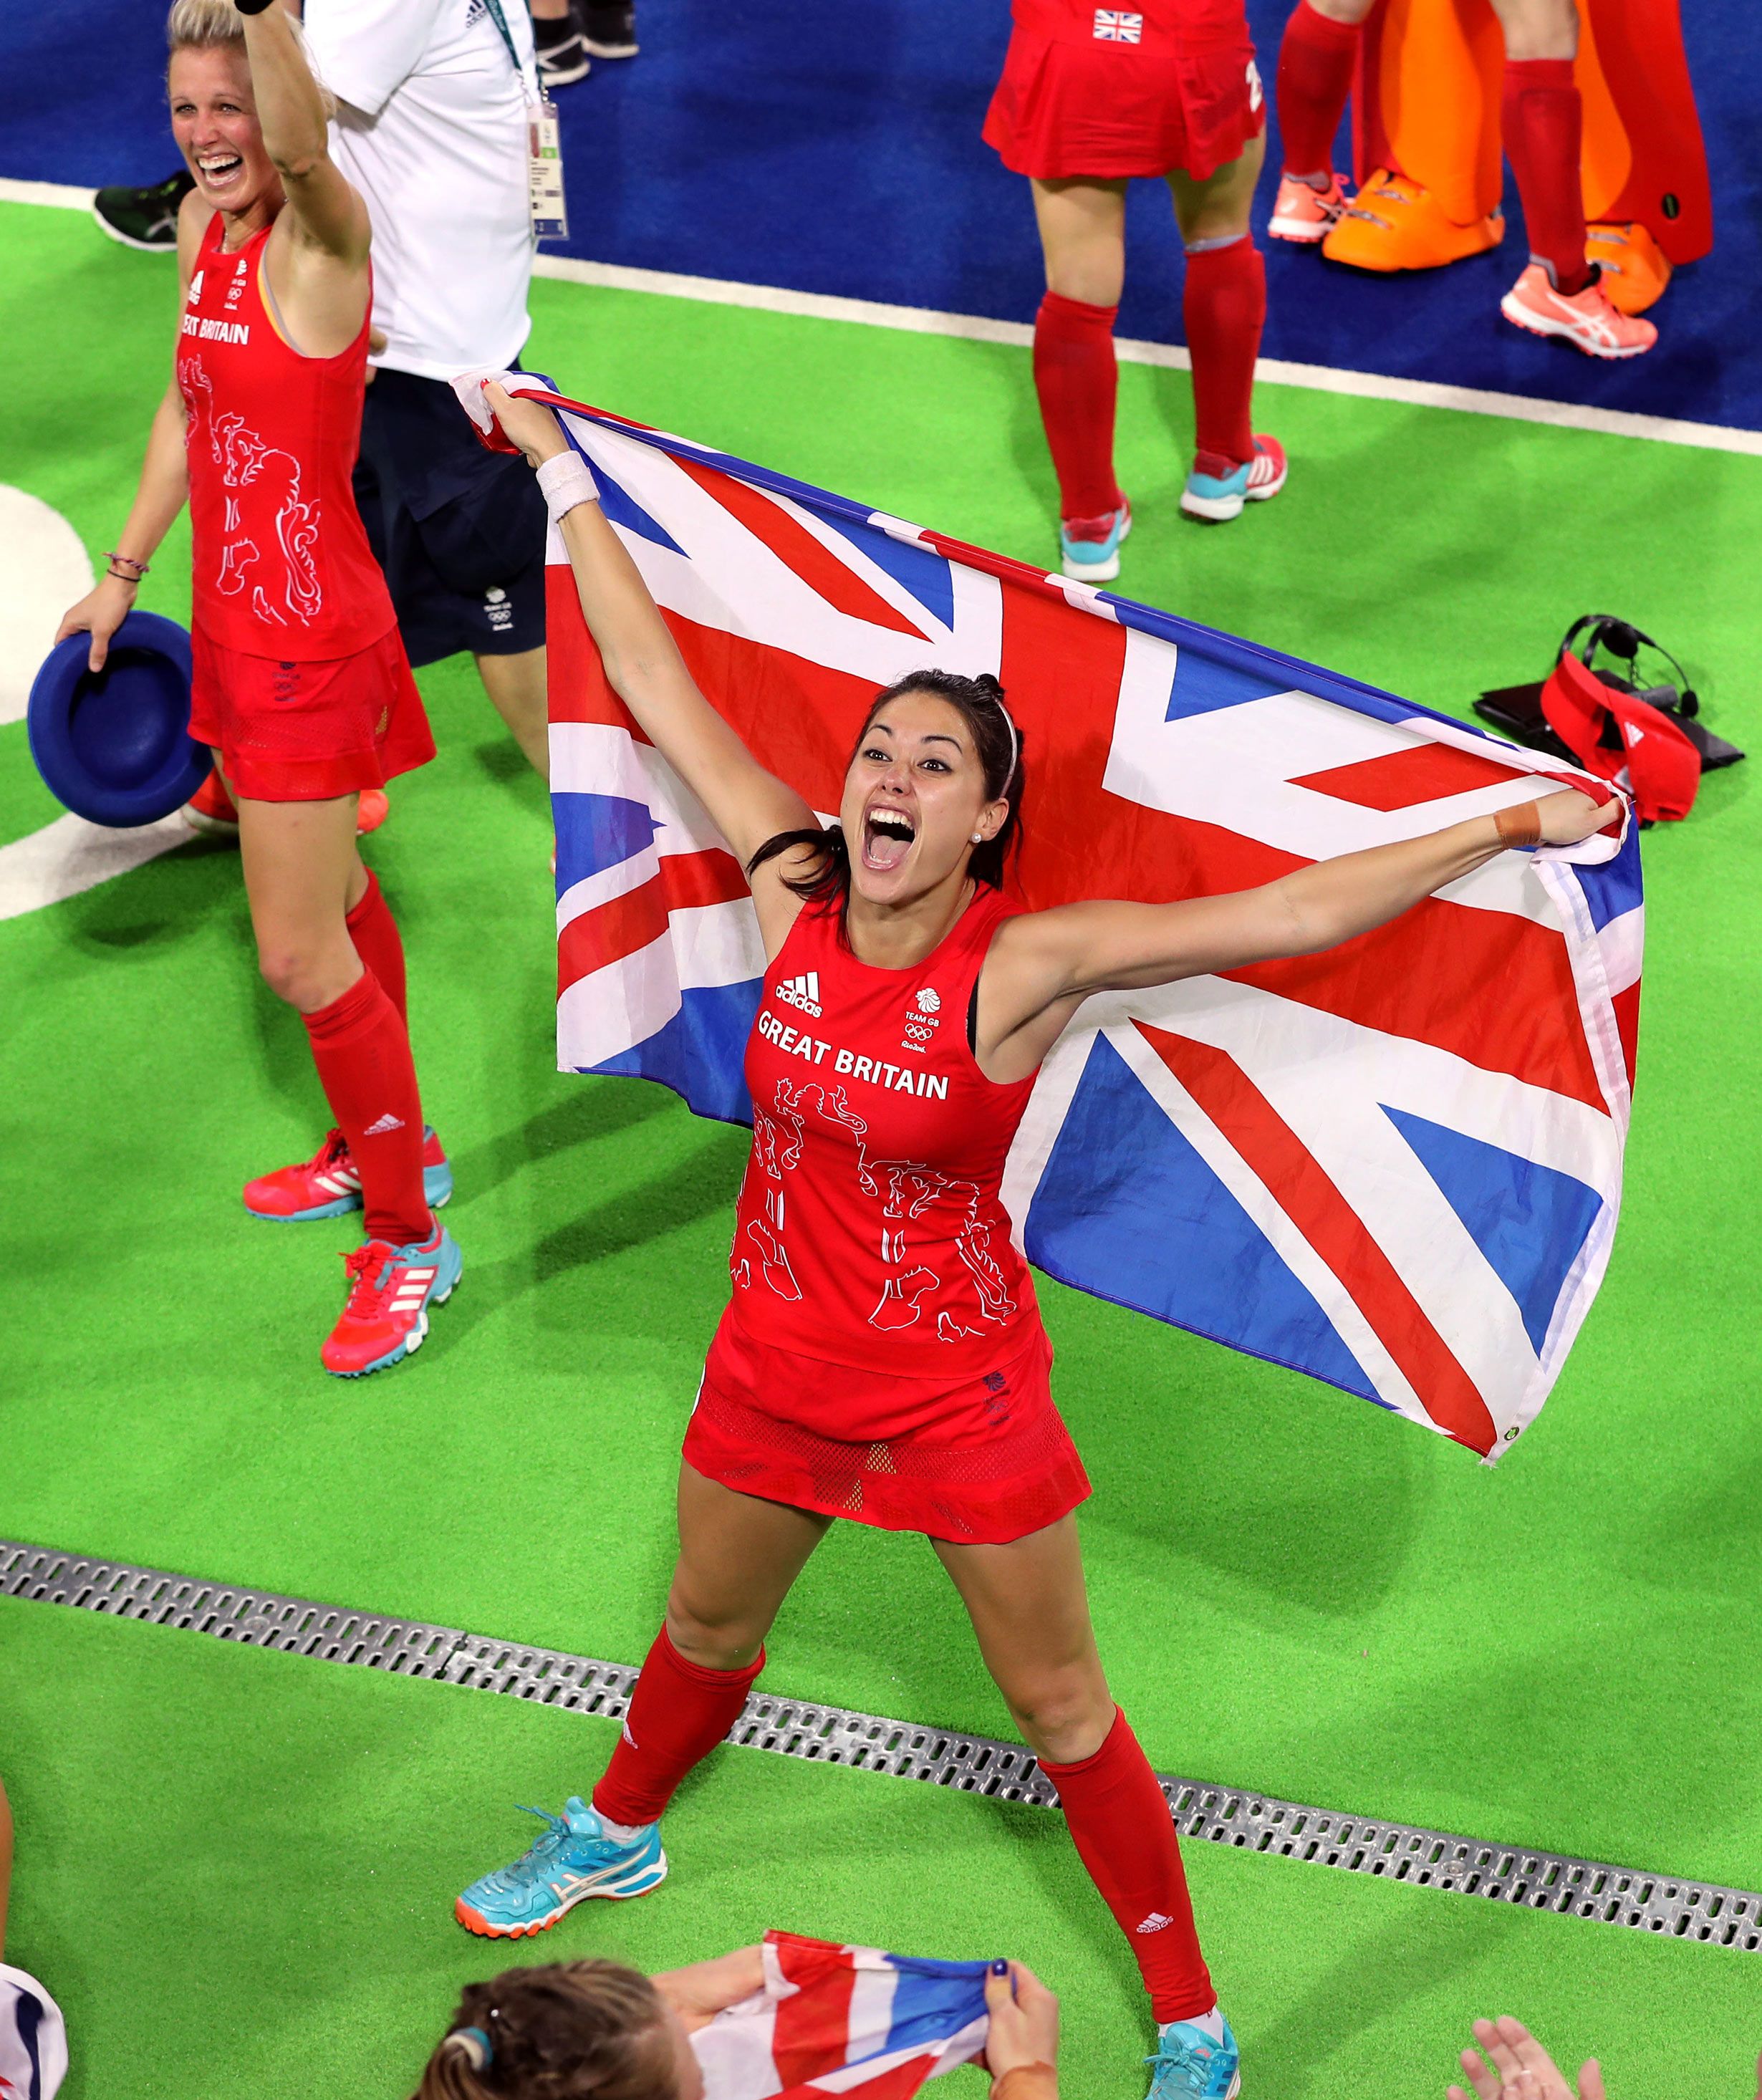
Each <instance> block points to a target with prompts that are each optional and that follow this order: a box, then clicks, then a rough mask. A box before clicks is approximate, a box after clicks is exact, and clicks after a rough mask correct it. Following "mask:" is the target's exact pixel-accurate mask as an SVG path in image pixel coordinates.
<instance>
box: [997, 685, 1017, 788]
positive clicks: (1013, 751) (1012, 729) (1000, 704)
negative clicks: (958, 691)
mask: <svg viewBox="0 0 1762 2100" xmlns="http://www.w3.org/2000/svg"><path fill="white" fill-rule="evenodd" d="M991 698H992V699H993V700H995V701H996V704H997V712H998V713H999V714H1000V715H1001V716H1002V717H1003V718H1004V727H1005V729H1006V730H1009V765H1007V766H1006V767H1005V769H1004V788H1005V792H1007V791H1008V789H1009V783H1010V782H1011V781H1012V780H1013V779H1015V777H1016V760H1017V759H1018V757H1019V756H1020V755H1021V751H1022V739H1021V738H1020V737H1018V735H1016V726H1015V724H1014V723H1013V721H1011V720H1010V719H1009V708H1006V707H1005V705H1004V696H1003V695H1002V694H1001V693H993V694H992V695H991Z"/></svg>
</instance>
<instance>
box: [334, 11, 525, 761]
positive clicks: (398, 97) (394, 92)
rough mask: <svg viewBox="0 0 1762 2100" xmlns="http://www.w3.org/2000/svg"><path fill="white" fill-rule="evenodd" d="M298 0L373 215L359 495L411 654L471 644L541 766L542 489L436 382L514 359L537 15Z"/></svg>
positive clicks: (434, 654) (416, 659)
mask: <svg viewBox="0 0 1762 2100" xmlns="http://www.w3.org/2000/svg"><path fill="white" fill-rule="evenodd" d="M304 20H305V24H306V34H307V41H308V43H309V44H310V46H311V52H312V57H313V62H314V65H315V67H316V71H317V73H318V74H319V77H320V78H321V79H322V80H323V81H324V82H325V86H327V87H328V88H329V90H330V91H331V92H332V94H333V95H335V96H336V97H337V99H338V104H340V107H339V108H338V115H337V118H336V121H335V123H334V124H333V126H332V127H331V152H332V153H333V157H335V159H336V161H337V164H338V166H339V167H340V168H341V169H342V171H343V173H344V174H346V175H347V177H348V179H349V180H350V181H351V183H354V185H355V188H357V189H358V190H359V191H360V193H361V195H362V196H363V197H364V198H365V200H366V201H367V207H368V210H369V213H370V214H371V215H372V218H373V325H374V328H375V329H376V330H377V331H378V332H379V333H382V334H383V335H384V337H385V346H384V348H383V349H382V350H377V351H375V353H374V355H373V365H374V367H375V368H376V369H375V373H374V374H373V384H372V385H371V386H369V388H368V390H367V405H366V409H365V412H364V416H363V419H362V424H361V457H360V465H359V467H358V468H357V470H356V473H355V501H356V502H357V503H358V504H359V505H360V511H361V517H362V520H363V522H364V524H365V525H366V527H367V532H368V537H369V540H371V541H372V542H373V551H374V553H375V554H376V555H377V556H378V558H379V562H380V566H381V567H382V568H383V569H384V570H385V572H386V580H387V582H388V583H389V584H390V585H391V596H392V602H393V603H394V604H395V606H396V607H397V610H398V624H399V625H400V628H401V629H402V630H403V634H404V647H405V649H406V651H408V655H409V660H410V661H411V663H412V664H417V665H420V664H432V663H434V662H435V661H437V660H439V658H441V657H443V656H450V655H454V654H456V653H457V651H460V650H464V649H468V650H470V652H471V653H472V655H474V656H475V658H476V660H477V668H478V670H479V673H480V674H481V676H482V678H483V681H484V688H485V690H487V691H488V695H489V697H490V699H491V700H492V701H493V702H494V704H495V706H496V708H497V711H498V712H499V713H500V714H501V717H502V719H503V721H505V722H506V724H507V726H508V727H509V729H510V730H511V731H512V732H513V734H514V737H515V739H517V741H518V742H519V746H520V748H521V749H522V750H523V752H525V754H526V756H527V757H528V759H529V760H530V761H532V765H534V766H535V767H536V768H537V770H538V771H539V772H540V773H541V774H547V773H548V761H547V757H546V741H547V730H546V719H545V646H544V643H545V505H544V500H543V498H542V497H541V496H539V495H538V494H537V490H536V489H535V487H533V485H532V476H531V475H530V474H527V473H526V472H525V471H524V470H523V464H522V462H521V461H519V460H516V459H510V458H508V457H505V456H502V455H499V454H497V453H493V452H486V451H485V450H484V448H482V447H481V446H480V445H479V443H478V442H477V439H476V435H475V432H474V431H473V430H472V428H471V425H470V420H469V419H468V418H467V417H466V416H465V415H464V414H463V413H462V412H461V409H460V408H459V404H458V403H457V400H456V399H455V398H454V396H453V390H452V388H451V387H450V386H448V381H449V380H450V379H451V378H452V377H453V376H454V374H455V373H460V372H464V371H467V370H470V369H471V368H474V367H478V368H481V367H484V366H492V367H501V368H507V367H510V366H513V365H514V364H516V363H517V362H518V360H519V353H520V349H521V346H522V345H523V343H524V342H525V341H526V337H527V332H528V329H529V328H530V326H531V321H530V320H529V317H528V313H527V289H528V285H529V283H530V281H531V278H532V227H531V219H530V217H529V214H528V181H527V166H528V105H529V103H530V101H531V100H532V99H534V98H535V97H536V95H537V81H536V76H535V74H534V71H533V47H532V23H531V20H529V18H528V13H527V9H526V7H525V6H524V4H523V0H306V4H305V7H304ZM376 341H377V337H376Z"/></svg>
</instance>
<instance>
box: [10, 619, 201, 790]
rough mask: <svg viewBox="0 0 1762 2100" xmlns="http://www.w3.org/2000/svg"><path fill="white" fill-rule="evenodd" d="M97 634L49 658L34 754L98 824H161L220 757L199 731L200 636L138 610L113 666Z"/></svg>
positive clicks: (37, 687) (37, 699)
mask: <svg viewBox="0 0 1762 2100" xmlns="http://www.w3.org/2000/svg"><path fill="white" fill-rule="evenodd" d="M90 650H91V636H90V635H89V634H70V635H69V636H68V637H67V639H66V641H64V642H57V643H56V644H55V647H54V648H53V649H51V651H50V652H49V654H48V655H47V656H46V657H45V658H44V660H43V664H42V669H41V670H40V671H38V673H37V676H36V678H35V679H34V681H33V682H32V686H31V696H30V704H29V708H28V709H27V711H26V717H25V718H26V721H27V722H28V724H29V731H30V744H31V757H33V759H34V760H35V761H37V770H38V772H39V773H40V774H42V777H43V779H44V782H45V783H46V785H47V787H48V788H49V790H50V792H51V793H52V794H53V795H54V796H55V798H56V800H57V801H60V802H62V803H64V804H65V805H66V806H67V807H68V809H70V810H72V811H73V814H75V815H76V816H77V817H86V818H90V819H91V822H92V823H95V824H111V825H116V826H118V827H120V826H124V825H129V824H151V823H157V821H158V819H159V818H161V817H169V816H170V814H171V812H172V811H173V810H175V809H179V808H180V807H181V806H182V805H183V804H184V803H185V802H187V801H188V800H189V799H190V797H191V796H192V795H193V794H194V793H195V792H196V791H197V788H198V787H201V783H202V782H203V780H204V779H205V778H206V777H207V774H208V769H209V766H210V764H211V762H212V761H211V760H210V757H209V753H208V752H207V749H206V748H205V746H203V745H201V744H199V743H196V742H194V741H193V740H192V738H191V736H190V733H189V729H190V637H189V634H188V630H187V629H183V628H182V627H179V624H178V623H177V622H176V621H175V620H166V619H163V618H162V617H161V615H159V614H158V613H157V612H131V613H130V615H128V617H127V618H126V620H124V621H123V623H122V624H121V626H120V627H119V628H118V629H117V631H116V633H114V634H113V636H112V637H111V639H110V651H109V654H108V656H107V657H106V658H105V660H104V668H103V670H101V671H98V672H93V671H91V670H89V669H88V668H87V667H86V658H87V654H88V652H89V651H90Z"/></svg>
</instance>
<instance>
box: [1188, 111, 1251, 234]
mask: <svg viewBox="0 0 1762 2100" xmlns="http://www.w3.org/2000/svg"><path fill="white" fill-rule="evenodd" d="M1265 158H1266V134H1265V132H1264V131H1263V132H1261V134H1260V135H1258V136H1257V137H1256V138H1253V139H1250V140H1249V141H1248V144H1247V145H1246V146H1245V147H1243V149H1242V152H1241V153H1240V154H1239V156H1238V157H1237V158H1236V159H1234V161H1226V162H1225V165H1223V166H1222V167H1221V168H1214V169H1213V170H1212V172H1211V174H1208V176H1207V177H1206V178H1205V179H1204V181H1203V182H1195V180H1194V179H1193V178H1192V176H1191V175H1190V174H1187V172H1186V170H1185V169H1183V168H1172V169H1171V170H1169V173H1168V177H1167V181H1168V191H1169V195H1170V196H1171V197H1172V199H1173V201H1174V206H1175V223H1176V224H1177V226H1178V227H1180V228H1181V239H1182V240H1183V241H1185V242H1186V245H1187V246H1188V247H1189V248H1191V247H1193V246H1194V245H1195V244H1196V243H1198V242H1200V241H1208V242H1210V241H1222V240H1236V239H1238V238H1239V236H1241V235H1243V234H1244V233H1246V232H1248V210H1249V207H1250V206H1251V205H1252V204H1253V202H1254V186H1255V184H1256V183H1257V182H1258V181H1259V180H1260V178H1261V163H1262V162H1263V161H1265Z"/></svg>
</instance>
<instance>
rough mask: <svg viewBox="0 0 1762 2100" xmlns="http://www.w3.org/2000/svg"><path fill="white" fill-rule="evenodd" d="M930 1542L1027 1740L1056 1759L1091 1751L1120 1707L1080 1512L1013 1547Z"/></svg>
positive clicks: (1060, 1761) (1062, 1760)
mask: <svg viewBox="0 0 1762 2100" xmlns="http://www.w3.org/2000/svg"><path fill="white" fill-rule="evenodd" d="M931 1543H932V1544H933V1545H934V1546H935V1548H936V1553H937V1557H938V1559H939V1560H941V1562H942V1564H943V1567H944V1568H947V1571H948V1573H949V1576H950V1577H951V1579H952V1582H953V1583H954V1586H955V1587H956V1590H959V1591H960V1600H961V1602H962V1603H963V1604H965V1606H966V1608H967V1616H968V1617H969V1618H970V1619H971V1620H972V1621H973V1630H974V1634H975V1635H976V1636H977V1637H978V1644H979V1653H980V1654H981V1656H983V1657H984V1661H985V1667H986V1668H987V1670H989V1671H990V1672H991V1678H992V1680H993V1682H994V1683H996V1687H997V1689H998V1690H999V1691H1000V1692H1001V1693H1002V1694H1003V1697H1004V1704H1005V1705H1006V1706H1008V1708H1009V1712H1010V1714H1011V1717H1012V1718H1013V1720H1014V1722H1015V1724H1016V1726H1017V1727H1018V1728H1019V1729H1020V1730H1021V1731H1022V1737H1023V1739H1024V1740H1025V1741H1026V1742H1027V1745H1028V1747H1029V1748H1030V1749H1031V1750H1032V1751H1033V1752H1034V1753H1035V1754H1036V1756H1037V1757H1043V1758H1047V1759H1049V1761H1050V1762H1053V1764H1074V1763H1075V1762H1077V1761H1078V1760H1079V1759H1080V1758H1086V1757H1089V1756H1091V1755H1092V1754H1093V1753H1094V1752H1095V1751H1096V1750H1097V1749H1100V1747H1101V1745H1102V1741H1103V1740H1104V1739H1105V1738H1106V1735H1107V1732H1108V1731H1109V1729H1111V1727H1112V1726H1113V1724H1114V1715H1115V1712H1116V1711H1117V1709H1116V1708H1115V1705H1114V1701H1113V1695H1112V1694H1111V1692H1109V1691H1108V1689H1107V1679H1106V1675H1105V1674H1104V1673H1103V1671H1102V1661H1101V1657H1100V1656H1099V1655H1098V1654H1097V1652H1096V1648H1095V1631H1094V1629H1093V1626H1091V1625H1090V1623H1089V1595H1088V1592H1087V1590H1085V1588H1084V1581H1083V1556H1082V1554H1081V1552H1080V1549H1079V1547H1078V1544H1077V1520H1076V1519H1075V1517H1074V1516H1063V1517H1061V1518H1060V1519H1059V1520H1058V1523H1056V1524H1049V1525H1048V1526H1047V1527H1046V1529H1044V1531H1036V1532H1031V1533H1029V1534H1028V1536H1027V1537H1026V1538H1018V1539H1016V1540H1015V1541H1013V1542H1012V1543H1011V1544H1010V1545H1008V1546H957V1545H955V1544H953V1543H952V1542H950V1541H949V1540H947V1539H940V1538H939V1539H934V1540H933V1541H932V1542H931Z"/></svg>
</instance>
